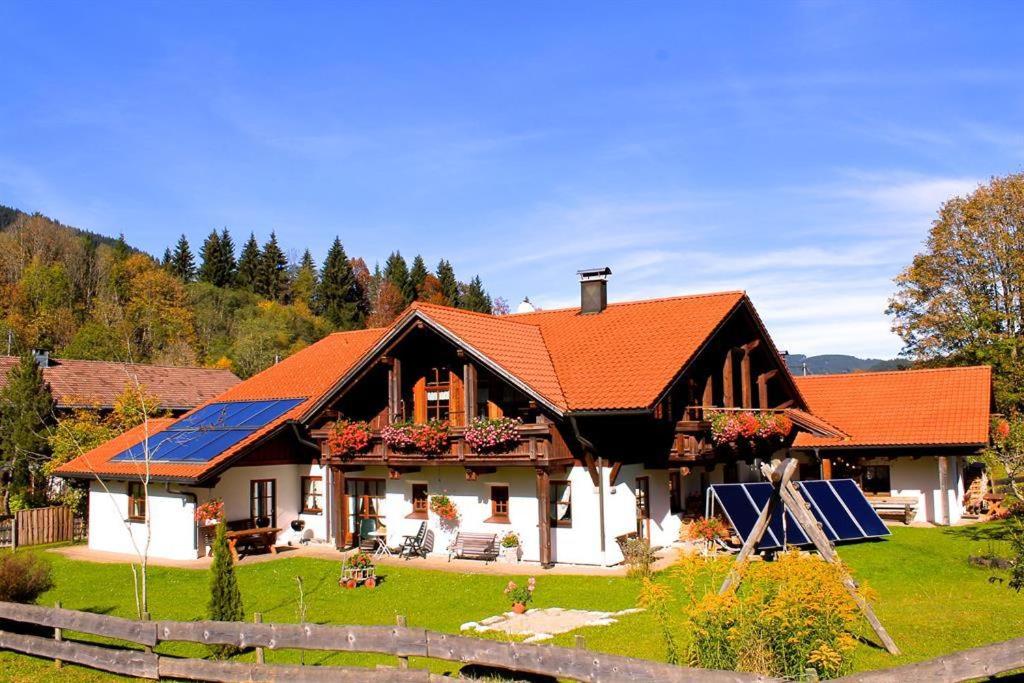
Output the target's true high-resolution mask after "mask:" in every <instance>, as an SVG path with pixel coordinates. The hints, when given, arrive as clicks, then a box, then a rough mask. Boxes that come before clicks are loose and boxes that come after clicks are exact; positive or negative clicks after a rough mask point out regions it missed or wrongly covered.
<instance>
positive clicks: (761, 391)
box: [757, 369, 779, 410]
mask: <svg viewBox="0 0 1024 683" xmlns="http://www.w3.org/2000/svg"><path fill="white" fill-rule="evenodd" d="M777 374H779V371H778V370H775V369H773V370H769V371H767V372H762V373H761V374H759V375H758V376H757V407H758V408H760V409H761V410H767V408H768V382H769V381H770V380H771V379H772V378H773V377H775V375H777Z"/></svg>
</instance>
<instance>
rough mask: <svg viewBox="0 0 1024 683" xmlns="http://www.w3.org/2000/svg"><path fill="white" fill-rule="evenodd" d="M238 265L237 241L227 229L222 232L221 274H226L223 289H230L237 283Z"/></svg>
mask: <svg viewBox="0 0 1024 683" xmlns="http://www.w3.org/2000/svg"><path fill="white" fill-rule="evenodd" d="M237 270H238V264H236V263H235V241H234V240H233V239H231V233H229V232H228V229H227V228H223V229H221V231H220V272H221V273H223V274H224V284H223V285H221V286H222V287H230V286H231V285H233V284H234V282H235V277H236V276H237Z"/></svg>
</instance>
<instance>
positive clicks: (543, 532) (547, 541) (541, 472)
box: [537, 467, 551, 567]
mask: <svg viewBox="0 0 1024 683" xmlns="http://www.w3.org/2000/svg"><path fill="white" fill-rule="evenodd" d="M550 507H551V477H550V476H549V475H548V471H547V470H546V469H544V468H542V467H538V468H537V515H538V520H539V523H538V524H537V531H538V535H539V540H540V563H541V566H543V567H549V566H551V510H550Z"/></svg>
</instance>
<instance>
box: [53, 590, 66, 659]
mask: <svg viewBox="0 0 1024 683" xmlns="http://www.w3.org/2000/svg"><path fill="white" fill-rule="evenodd" d="M53 606H54V607H56V608H57V609H60V600H58V601H57V602H55V603H53ZM53 639H54V640H56V641H57V642H58V643H59V642H61V641H62V640H64V630H63V629H61V628H60V627H59V626H58V627H56V628H54V629H53ZM53 665H54V666H55V667H56V668H58V669H59V668H61V667H62V666H64V662H62V661H60V660H59V659H54V660H53Z"/></svg>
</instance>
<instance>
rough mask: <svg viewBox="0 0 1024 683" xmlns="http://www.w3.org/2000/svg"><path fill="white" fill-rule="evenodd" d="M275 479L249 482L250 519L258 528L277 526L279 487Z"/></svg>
mask: <svg viewBox="0 0 1024 683" xmlns="http://www.w3.org/2000/svg"><path fill="white" fill-rule="evenodd" d="M275 484H276V481H275V480H274V479H253V480H251V481H250V482H249V518H250V519H252V521H253V523H254V524H255V525H256V526H258V527H267V526H276V525H277V491H276V489H277V486H276V485H275Z"/></svg>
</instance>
